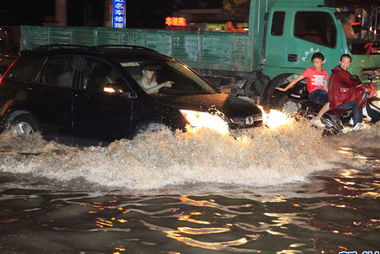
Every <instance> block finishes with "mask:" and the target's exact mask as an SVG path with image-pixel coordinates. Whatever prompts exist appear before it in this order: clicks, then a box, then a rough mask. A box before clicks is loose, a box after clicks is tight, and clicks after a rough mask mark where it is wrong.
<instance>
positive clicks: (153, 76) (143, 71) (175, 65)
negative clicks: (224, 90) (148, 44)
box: [120, 61, 216, 95]
mask: <svg viewBox="0 0 380 254" xmlns="http://www.w3.org/2000/svg"><path fill="white" fill-rule="evenodd" d="M120 64H121V66H123V68H124V69H125V70H126V71H127V72H128V73H129V74H130V75H131V76H132V77H133V79H134V80H135V81H136V82H137V84H139V86H140V87H141V88H142V89H143V90H144V91H145V92H146V93H147V94H152V95H154V94H178V95H179V94H181V95H182V94H204V93H216V91H215V90H214V88H212V87H211V86H210V85H209V84H208V83H207V82H206V81H205V80H204V79H202V78H201V77H199V76H198V75H197V74H195V73H194V72H193V71H191V70H190V69H189V67H187V66H186V65H183V64H181V63H179V62H176V61H162V62H151V61H140V62H130V61H128V62H127V61H125V62H124V61H122V62H120Z"/></svg>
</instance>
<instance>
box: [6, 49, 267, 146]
mask: <svg viewBox="0 0 380 254" xmlns="http://www.w3.org/2000/svg"><path fill="white" fill-rule="evenodd" d="M0 82H1V83H0V119H1V124H2V127H3V129H4V128H9V127H14V130H15V131H16V132H17V133H21V134H23V133H34V132H38V131H42V132H43V133H49V132H51V131H54V133H61V134H69V135H74V136H78V135H79V136H85V137H95V138H98V139H104V140H114V139H119V138H132V137H133V136H134V135H135V134H136V133H138V132H139V131H144V130H146V129H149V128H151V127H152V126H167V127H169V128H170V129H172V130H174V129H181V130H185V126H186V125H190V126H193V127H197V125H202V124H204V123H206V125H207V121H209V122H210V121H211V122H215V121H218V120H223V121H222V122H224V123H226V125H227V127H228V128H247V127H252V126H255V125H260V123H261V121H262V114H261V111H260V109H259V108H258V107H257V106H256V105H255V104H253V103H250V102H247V101H244V100H242V99H239V98H236V97H233V96H229V95H227V94H220V93H217V92H216V91H215V89H214V88H213V87H212V86H210V84H209V83H207V81H205V80H204V79H203V78H201V77H200V76H199V75H198V74H197V73H195V72H194V71H192V70H191V69H190V68H189V67H187V66H186V65H184V64H182V63H180V62H178V61H176V60H175V59H173V58H170V57H167V56H164V55H161V54H159V53H157V52H155V51H153V50H150V49H147V48H143V47H136V46H117V47H116V46H111V45H108V46H96V47H87V46H77V45H49V46H41V47H38V48H36V49H34V50H31V51H25V52H22V53H21V54H20V56H19V57H18V58H17V59H16V60H15V61H14V62H13V63H12V64H11V66H10V67H9V68H8V70H7V71H6V73H5V74H4V76H2V77H1V81H0ZM210 117H211V118H210ZM206 118H207V119H206ZM204 119H206V121H203V120H204ZM210 119H211V120H210Z"/></svg>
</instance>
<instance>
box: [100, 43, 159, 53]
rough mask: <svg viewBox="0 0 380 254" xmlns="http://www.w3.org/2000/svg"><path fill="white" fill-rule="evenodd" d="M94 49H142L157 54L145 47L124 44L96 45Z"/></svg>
mask: <svg viewBox="0 0 380 254" xmlns="http://www.w3.org/2000/svg"><path fill="white" fill-rule="evenodd" d="M94 48H98V49H103V48H127V49H141V50H150V51H154V52H157V51H156V50H154V49H151V48H147V47H143V46H135V45H123V44H103V45H96V46H94Z"/></svg>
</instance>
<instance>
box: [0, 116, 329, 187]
mask: <svg viewBox="0 0 380 254" xmlns="http://www.w3.org/2000/svg"><path fill="white" fill-rule="evenodd" d="M334 156H336V153H334V148H333V147H332V146H331V144H329V141H328V139H325V138H321V131H319V130H316V129H314V128H311V127H310V126H309V125H308V124H306V123H303V122H293V123H291V124H285V125H283V126H280V127H278V128H276V129H269V128H254V129H246V130H241V131H236V132H234V133H232V135H222V134H219V133H216V132H214V131H211V130H207V129H201V130H199V131H197V132H195V133H191V132H189V133H174V134H173V133H172V132H170V131H169V130H162V131H159V132H154V133H144V134H141V135H140V136H138V137H136V138H135V139H134V140H124V139H123V140H119V141H115V142H113V143H111V144H110V145H109V146H108V147H87V148H76V147H68V146H64V145H61V144H58V143H55V142H47V141H45V140H43V139H42V138H41V137H40V136H38V135H31V136H26V137H25V136H13V135H11V134H9V133H5V134H2V135H1V136H0V171H3V172H12V173H29V174H33V175H36V176H43V177H47V178H50V179H54V180H59V181H70V180H73V179H77V178H82V179H85V180H86V181H88V182H91V183H96V184H100V185H104V186H110V187H115V188H128V189H153V188H161V187H163V186H167V185H179V184H188V183H200V182H202V183H222V184H237V185H253V186H265V185H277V184H282V183H289V182H294V181H305V179H307V177H308V176H309V175H310V173H312V172H313V171H315V170H318V169H326V168H328V167H329V163H330V162H331V161H334V159H335V158H334Z"/></svg>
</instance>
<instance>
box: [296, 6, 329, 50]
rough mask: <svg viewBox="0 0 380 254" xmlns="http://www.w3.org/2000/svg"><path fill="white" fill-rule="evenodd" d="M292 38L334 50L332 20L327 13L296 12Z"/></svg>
mask: <svg viewBox="0 0 380 254" xmlns="http://www.w3.org/2000/svg"><path fill="white" fill-rule="evenodd" d="M294 36H296V37H298V38H300V39H303V40H306V41H311V42H314V43H316V44H320V45H323V46H327V47H330V48H334V47H335V45H336V27H335V23H334V20H333V19H332V17H331V15H330V14H329V13H327V12H317V11H305V12H297V13H296V17H295V22H294Z"/></svg>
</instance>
